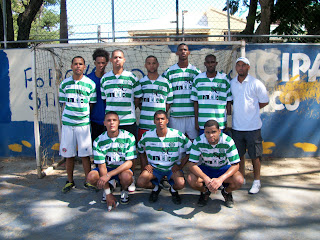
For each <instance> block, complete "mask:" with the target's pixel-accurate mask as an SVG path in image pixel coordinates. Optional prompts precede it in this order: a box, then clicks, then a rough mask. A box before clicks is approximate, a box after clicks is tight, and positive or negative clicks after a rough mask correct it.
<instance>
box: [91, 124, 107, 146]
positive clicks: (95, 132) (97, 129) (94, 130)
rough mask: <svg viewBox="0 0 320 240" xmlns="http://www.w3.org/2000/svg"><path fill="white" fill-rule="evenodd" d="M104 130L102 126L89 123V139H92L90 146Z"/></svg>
mask: <svg viewBox="0 0 320 240" xmlns="http://www.w3.org/2000/svg"><path fill="white" fill-rule="evenodd" d="M105 130H106V127H105V126H104V125H100V124H98V123H95V122H91V139H92V144H93V141H94V140H95V139H96V138H97V137H99V136H100V135H101V134H102V133H103V132H104V131H105Z"/></svg>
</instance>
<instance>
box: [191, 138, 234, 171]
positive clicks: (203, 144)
mask: <svg viewBox="0 0 320 240" xmlns="http://www.w3.org/2000/svg"><path fill="white" fill-rule="evenodd" d="M189 161H190V162H194V163H200V164H202V165H205V166H208V167H211V168H213V169H219V168H221V167H223V166H225V165H230V164H235V163H238V162H240V157H239V154H238V150H237V148H236V145H235V143H234V141H233V139H232V138H231V137H229V136H228V135H226V134H224V133H221V134H220V139H219V142H218V143H217V144H216V145H211V144H209V142H208V140H207V138H206V136H205V134H201V135H200V136H199V137H197V138H196V139H195V140H194V141H193V143H192V146H191V151H190V156H189Z"/></svg>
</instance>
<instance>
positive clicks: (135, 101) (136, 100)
mask: <svg viewBox="0 0 320 240" xmlns="http://www.w3.org/2000/svg"><path fill="white" fill-rule="evenodd" d="M134 106H135V108H139V109H141V106H140V98H134Z"/></svg>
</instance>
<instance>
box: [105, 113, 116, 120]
mask: <svg viewBox="0 0 320 240" xmlns="http://www.w3.org/2000/svg"><path fill="white" fill-rule="evenodd" d="M108 115H117V118H118V119H119V115H118V113H116V112H115V111H109V112H107V113H106V114H105V115H104V119H106V117H107V116H108Z"/></svg>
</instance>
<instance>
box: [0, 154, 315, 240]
mask: <svg viewBox="0 0 320 240" xmlns="http://www.w3.org/2000/svg"><path fill="white" fill-rule="evenodd" d="M34 169H35V160H30V159H0V239H197V240H200V239H304V240H305V239H319V238H320V184H319V181H320V158H304V159H268V160H266V161H264V162H263V163H262V175H263V177H262V183H263V188H262V190H261V192H260V193H259V194H256V195H249V194H248V189H249V187H250V185H251V181H252V172H250V171H249V170H247V172H248V174H247V176H246V178H247V181H248V182H249V183H247V185H245V186H243V188H242V189H241V190H239V191H236V192H235V193H234V194H233V197H234V200H235V207H234V208H233V209H229V208H227V207H225V206H224V202H223V201H222V200H223V197H222V195H221V194H220V192H219V193H218V194H217V195H213V194H212V195H211V200H210V201H209V203H208V205H207V206H206V207H203V208H199V207H197V206H196V204H195V203H196V202H197V200H198V195H199V193H198V192H196V191H193V190H192V189H190V187H189V186H187V187H186V188H185V189H184V190H183V191H180V194H181V196H182V200H183V203H182V204H181V205H174V204H173V203H172V202H171V197H170V194H169V193H168V192H167V191H165V190H162V192H161V193H160V196H159V201H158V202H157V203H154V204H150V203H149V202H148V196H149V193H150V191H149V190H142V191H136V192H135V193H134V194H132V195H131V201H130V203H129V204H128V205H119V207H118V208H117V209H116V210H113V211H112V212H107V210H106V205H105V204H102V203H100V200H101V195H102V193H101V191H100V192H98V193H96V192H90V191H88V190H85V189H84V188H83V171H82V166H81V165H80V164H77V165H76V171H75V182H76V185H77V186H78V187H77V188H76V189H73V190H72V191H71V192H70V193H67V194H63V193H61V192H60V190H61V188H62V187H63V185H64V183H65V180H66V172H65V170H63V169H62V168H61V169H60V170H54V171H52V172H50V173H48V175H47V176H46V177H45V178H43V179H37V176H36V171H35V170H34ZM116 195H117V197H118V198H119V191H118V193H117V194H116Z"/></svg>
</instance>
